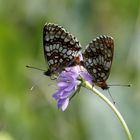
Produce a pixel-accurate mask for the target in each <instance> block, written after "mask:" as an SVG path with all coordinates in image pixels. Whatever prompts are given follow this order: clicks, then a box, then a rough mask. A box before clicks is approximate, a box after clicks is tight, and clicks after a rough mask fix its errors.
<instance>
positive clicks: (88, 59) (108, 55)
mask: <svg viewBox="0 0 140 140" xmlns="http://www.w3.org/2000/svg"><path fill="white" fill-rule="evenodd" d="M43 45H44V54H45V60H46V61H47V64H48V66H49V70H48V71H46V72H45V75H47V76H51V75H53V74H56V73H58V74H59V73H60V72H61V71H62V70H64V69H65V68H66V67H69V66H74V65H77V64H80V65H83V66H84V67H85V68H86V70H87V71H88V72H89V74H90V75H91V76H93V79H94V81H93V83H94V84H96V85H97V86H99V87H101V88H102V89H108V85H107V84H106V80H107V78H108V76H109V74H110V69H111V65H112V59H113V52H114V41H113V38H112V37H110V36H105V35H103V36H99V37H97V38H95V39H94V40H92V41H91V42H90V43H89V44H88V45H87V47H86V49H85V50H84V51H83V52H82V53H81V45H80V43H79V41H78V40H77V39H76V38H75V37H74V36H73V35H72V34H70V33H69V32H67V31H66V30H65V29H64V28H63V27H62V26H59V25H57V24H53V23H48V24H45V26H44V29H43ZM80 55H82V57H83V60H79V59H80Z"/></svg>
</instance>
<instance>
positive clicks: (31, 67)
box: [26, 65, 46, 72]
mask: <svg viewBox="0 0 140 140" xmlns="http://www.w3.org/2000/svg"><path fill="white" fill-rule="evenodd" d="M26 67H27V68H29V69H36V70H40V71H43V72H46V70H43V69H40V68H36V67H33V66H29V65H27V66H26Z"/></svg>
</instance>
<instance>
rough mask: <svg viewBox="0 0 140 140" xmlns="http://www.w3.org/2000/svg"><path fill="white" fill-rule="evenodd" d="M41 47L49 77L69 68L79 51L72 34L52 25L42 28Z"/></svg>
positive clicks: (77, 42)
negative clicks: (42, 47)
mask: <svg viewBox="0 0 140 140" xmlns="http://www.w3.org/2000/svg"><path fill="white" fill-rule="evenodd" d="M43 46H44V55H45V60H46V62H47V64H48V66H49V74H50V75H51V74H55V73H60V72H61V71H62V70H63V69H64V68H65V67H67V66H70V65H71V63H73V61H74V58H75V57H76V56H77V55H78V52H79V50H80V49H81V45H80V43H79V41H78V40H77V39H76V38H75V37H74V36H73V35H72V34H70V33H69V32H67V31H66V30H65V29H64V28H63V27H62V26H59V25H57V24H53V23H48V24H45V26H44V29H43Z"/></svg>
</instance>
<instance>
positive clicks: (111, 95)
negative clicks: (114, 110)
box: [108, 89, 116, 105]
mask: <svg viewBox="0 0 140 140" xmlns="http://www.w3.org/2000/svg"><path fill="white" fill-rule="evenodd" d="M108 93H109V96H110V97H111V100H112V102H113V104H114V105H115V104H116V102H115V100H114V99H113V97H112V95H111V93H110V91H109V89H108Z"/></svg>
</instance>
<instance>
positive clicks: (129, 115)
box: [0, 0, 140, 140]
mask: <svg viewBox="0 0 140 140" xmlns="http://www.w3.org/2000/svg"><path fill="white" fill-rule="evenodd" d="M46 22H53V23H57V24H60V25H62V26H63V27H64V28H66V29H67V30H68V31H69V32H71V33H72V34H73V35H74V36H76V37H77V38H78V39H79V41H80V42H81V44H82V46H83V48H84V47H85V46H86V44H88V43H89V42H90V41H91V40H92V39H93V38H95V37H96V36H98V35H102V34H105V35H110V36H112V37H113V38H114V40H115V55H114V60H113V65H112V70H111V74H110V77H109V79H108V83H110V84H117V83H118V84H129V83H131V84H132V86H131V87H130V88H126V87H111V88H110V92H111V94H112V96H113V97H114V99H115V101H116V106H117V108H118V109H119V110H120V112H121V113H122V115H123V117H124V118H125V120H126V122H127V124H128V126H129V128H130V131H131V133H132V135H133V139H134V140H139V139H140V93H139V90H140V73H139V70H140V60H139V59H140V46H139V44H140V1H139V0H133V1H132V0H113V1H111V0H67V1H65V0H58V1H57V0H23V1H22V0H21V1H20V0H0V140H125V139H127V138H126V135H125V133H124V131H123V128H122V126H121V125H120V122H119V121H118V120H117V118H116V116H115V115H114V113H113V112H112V111H111V110H110V108H109V107H108V106H107V105H106V104H105V103H104V102H103V101H102V100H100V99H99V98H98V97H97V96H95V95H94V94H87V93H91V92H89V91H88V90H86V89H84V88H83V89H82V90H81V91H80V93H79V94H78V95H77V96H75V98H74V99H73V100H72V101H71V103H70V106H69V107H68V109H67V110H66V111H65V112H62V111H61V110H58V109H57V106H56V102H55V101H54V99H53V98H52V97H51V96H52V94H53V93H54V92H55V89H56V83H55V82H54V81H51V80H50V78H49V77H45V76H43V75H42V72H40V71H36V70H33V69H32V70H30V69H27V68H26V67H25V65H33V66H37V67H39V68H44V69H47V66H46V64H45V60H44V54H43V45H42V29H43V26H44V24H45V23H46ZM33 85H36V86H35V87H34V89H33V90H32V91H30V88H31V87H32V86H33ZM101 91H102V90H101ZM102 92H103V94H105V95H106V96H107V97H108V98H110V97H109V96H108V93H107V92H106V91H102Z"/></svg>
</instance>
